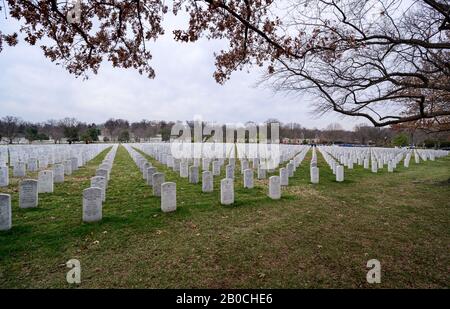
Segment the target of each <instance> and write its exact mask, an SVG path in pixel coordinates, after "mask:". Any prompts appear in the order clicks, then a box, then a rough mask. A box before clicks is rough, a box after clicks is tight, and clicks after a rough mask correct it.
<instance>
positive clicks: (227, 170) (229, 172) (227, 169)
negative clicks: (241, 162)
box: [225, 164, 234, 179]
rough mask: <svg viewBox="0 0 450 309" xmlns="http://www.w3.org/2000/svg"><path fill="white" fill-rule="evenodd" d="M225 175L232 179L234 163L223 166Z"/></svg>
mask: <svg viewBox="0 0 450 309" xmlns="http://www.w3.org/2000/svg"><path fill="white" fill-rule="evenodd" d="M225 177H226V178H228V179H234V165H231V164H228V165H227V166H226V167H225Z"/></svg>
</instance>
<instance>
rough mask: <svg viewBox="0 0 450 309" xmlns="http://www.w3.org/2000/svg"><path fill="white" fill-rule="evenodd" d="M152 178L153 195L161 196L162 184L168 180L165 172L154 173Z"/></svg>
mask: <svg viewBox="0 0 450 309" xmlns="http://www.w3.org/2000/svg"><path fill="white" fill-rule="evenodd" d="M152 178H153V179H152V184H153V195H154V196H161V185H162V184H163V183H164V182H165V181H166V180H165V176H164V173H154V174H153V175H152Z"/></svg>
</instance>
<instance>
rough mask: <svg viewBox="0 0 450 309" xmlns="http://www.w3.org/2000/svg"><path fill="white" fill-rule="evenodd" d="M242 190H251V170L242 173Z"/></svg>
mask: <svg viewBox="0 0 450 309" xmlns="http://www.w3.org/2000/svg"><path fill="white" fill-rule="evenodd" d="M244 188H247V189H252V188H253V170H252V169H250V168H248V169H246V170H245V171H244Z"/></svg>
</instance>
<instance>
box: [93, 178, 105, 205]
mask: <svg viewBox="0 0 450 309" xmlns="http://www.w3.org/2000/svg"><path fill="white" fill-rule="evenodd" d="M94 187H95V188H100V189H101V190H102V201H103V202H104V201H105V200H106V178H105V177H102V176H95V177H92V178H91V188H94Z"/></svg>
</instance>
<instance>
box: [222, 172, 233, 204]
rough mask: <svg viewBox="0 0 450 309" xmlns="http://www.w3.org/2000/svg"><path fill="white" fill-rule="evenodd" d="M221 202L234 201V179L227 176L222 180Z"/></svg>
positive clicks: (230, 202) (231, 202) (228, 202)
mask: <svg viewBox="0 0 450 309" xmlns="http://www.w3.org/2000/svg"><path fill="white" fill-rule="evenodd" d="M220 203H221V204H222V205H230V204H233V203H234V183H233V179H230V178H225V179H222V180H221V181H220Z"/></svg>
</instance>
